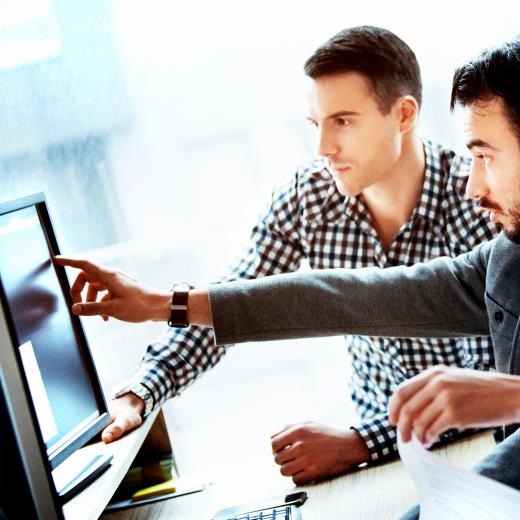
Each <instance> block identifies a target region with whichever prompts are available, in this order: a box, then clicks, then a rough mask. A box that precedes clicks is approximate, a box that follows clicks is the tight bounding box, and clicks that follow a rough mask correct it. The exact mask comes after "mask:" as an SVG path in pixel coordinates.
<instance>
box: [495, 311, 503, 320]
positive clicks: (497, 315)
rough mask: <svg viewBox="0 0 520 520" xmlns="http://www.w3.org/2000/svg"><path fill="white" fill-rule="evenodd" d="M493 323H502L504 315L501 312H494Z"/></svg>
mask: <svg viewBox="0 0 520 520" xmlns="http://www.w3.org/2000/svg"><path fill="white" fill-rule="evenodd" d="M495 321H496V322H497V323H502V322H503V321H504V313H503V312H502V311H495Z"/></svg>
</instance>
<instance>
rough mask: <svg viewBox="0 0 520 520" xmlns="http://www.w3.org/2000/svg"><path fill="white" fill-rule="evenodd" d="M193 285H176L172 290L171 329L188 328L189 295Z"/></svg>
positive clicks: (169, 323)
mask: <svg viewBox="0 0 520 520" xmlns="http://www.w3.org/2000/svg"><path fill="white" fill-rule="evenodd" d="M190 289H193V286H192V285H189V284H187V283H179V284H175V285H174V286H173V289H172V304H171V306H170V319H169V320H168V325H169V326H170V327H183V328H185V327H187V326H188V325H189V323H188V294H189V292H190Z"/></svg>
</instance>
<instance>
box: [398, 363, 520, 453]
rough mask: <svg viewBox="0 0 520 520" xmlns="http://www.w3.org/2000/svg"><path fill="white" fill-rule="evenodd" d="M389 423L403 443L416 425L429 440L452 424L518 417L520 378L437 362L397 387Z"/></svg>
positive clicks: (480, 424) (426, 441)
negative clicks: (395, 428)
mask: <svg viewBox="0 0 520 520" xmlns="http://www.w3.org/2000/svg"><path fill="white" fill-rule="evenodd" d="M388 411H389V418H390V424H392V425H393V426H397V427H398V428H399V431H400V432H401V437H402V439H403V441H404V442H408V441H409V440H410V438H411V433H412V430H413V431H414V432H415V434H416V435H417V437H418V439H419V440H420V441H421V442H422V443H424V444H427V445H430V444H432V443H433V442H434V441H435V440H436V439H437V438H438V436H439V435H440V434H441V433H442V432H444V431H446V430H449V429H450V428H478V427H487V426H498V425H502V424H512V423H515V422H518V421H519V420H520V377H518V376H510V375H506V374H498V373H496V372H481V371H478V370H469V369H463V368H455V367H446V366H437V367H433V368H430V369H428V370H426V371H424V372H422V373H421V374H419V375H417V376H415V377H412V378H411V379H410V380H408V381H406V382H404V383H402V384H401V385H399V386H398V387H397V390H396V391H395V392H394V395H393V396H392V398H391V400H390V404H389V407H388Z"/></svg>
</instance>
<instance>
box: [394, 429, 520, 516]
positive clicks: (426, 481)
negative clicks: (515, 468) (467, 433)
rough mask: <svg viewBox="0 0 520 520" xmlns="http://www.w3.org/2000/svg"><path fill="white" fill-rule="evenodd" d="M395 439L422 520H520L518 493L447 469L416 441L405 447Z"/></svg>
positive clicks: (470, 474)
mask: <svg viewBox="0 0 520 520" xmlns="http://www.w3.org/2000/svg"><path fill="white" fill-rule="evenodd" d="M397 437H398V441H397V445H398V448H399V454H400V455H401V460H402V461H403V464H404V465H405V467H406V469H407V470H408V472H409V473H410V475H411V476H412V480H413V481H414V484H415V486H416V488H417V492H418V494H419V502H420V506H421V520H444V519H446V520H448V519H449V520H475V519H477V518H478V519H479V520H518V519H519V518H520V491H517V490H516V489H513V488H510V487H508V486H505V485H504V484H501V483H499V482H496V481H494V480H491V479H489V478H486V477H483V476H482V475H477V474H476V473H471V472H469V471H463V470H460V469H458V468H454V467H453V466H450V465H449V464H448V463H447V462H445V461H444V460H442V459H440V458H439V457H437V456H436V455H435V454H433V453H431V452H429V451H428V450H426V449H425V448H424V447H423V445H422V444H421V443H420V442H419V441H418V440H417V438H415V437H414V438H413V439H412V440H411V441H410V442H407V443H406V444H405V443H403V442H402V441H401V439H400V437H401V436H400V434H399V432H398V435H397ZM519 470H520V468H519Z"/></svg>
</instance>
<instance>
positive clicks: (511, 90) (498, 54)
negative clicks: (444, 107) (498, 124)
mask: <svg viewBox="0 0 520 520" xmlns="http://www.w3.org/2000/svg"><path fill="white" fill-rule="evenodd" d="M495 97H500V98H502V100H503V102H504V107H505V110H506V116H507V119H508V121H509V123H510V124H511V127H512V128H513V130H514V132H515V134H516V136H517V138H518V141H519V142H520V38H516V39H515V40H512V41H510V42H507V43H504V44H503V45H501V46H500V47H495V48H492V49H486V50H485V51H483V52H482V53H481V54H480V55H479V56H478V57H477V58H475V59H474V60H471V61H469V62H468V63H466V64H465V65H462V67H459V68H458V69H457V70H456V71H455V75H454V76H453V86H452V89H451V105H450V106H451V110H454V108H455V106H456V105H461V106H468V105H472V104H474V103H475V102H477V101H488V100H491V99H493V98H495Z"/></svg>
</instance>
